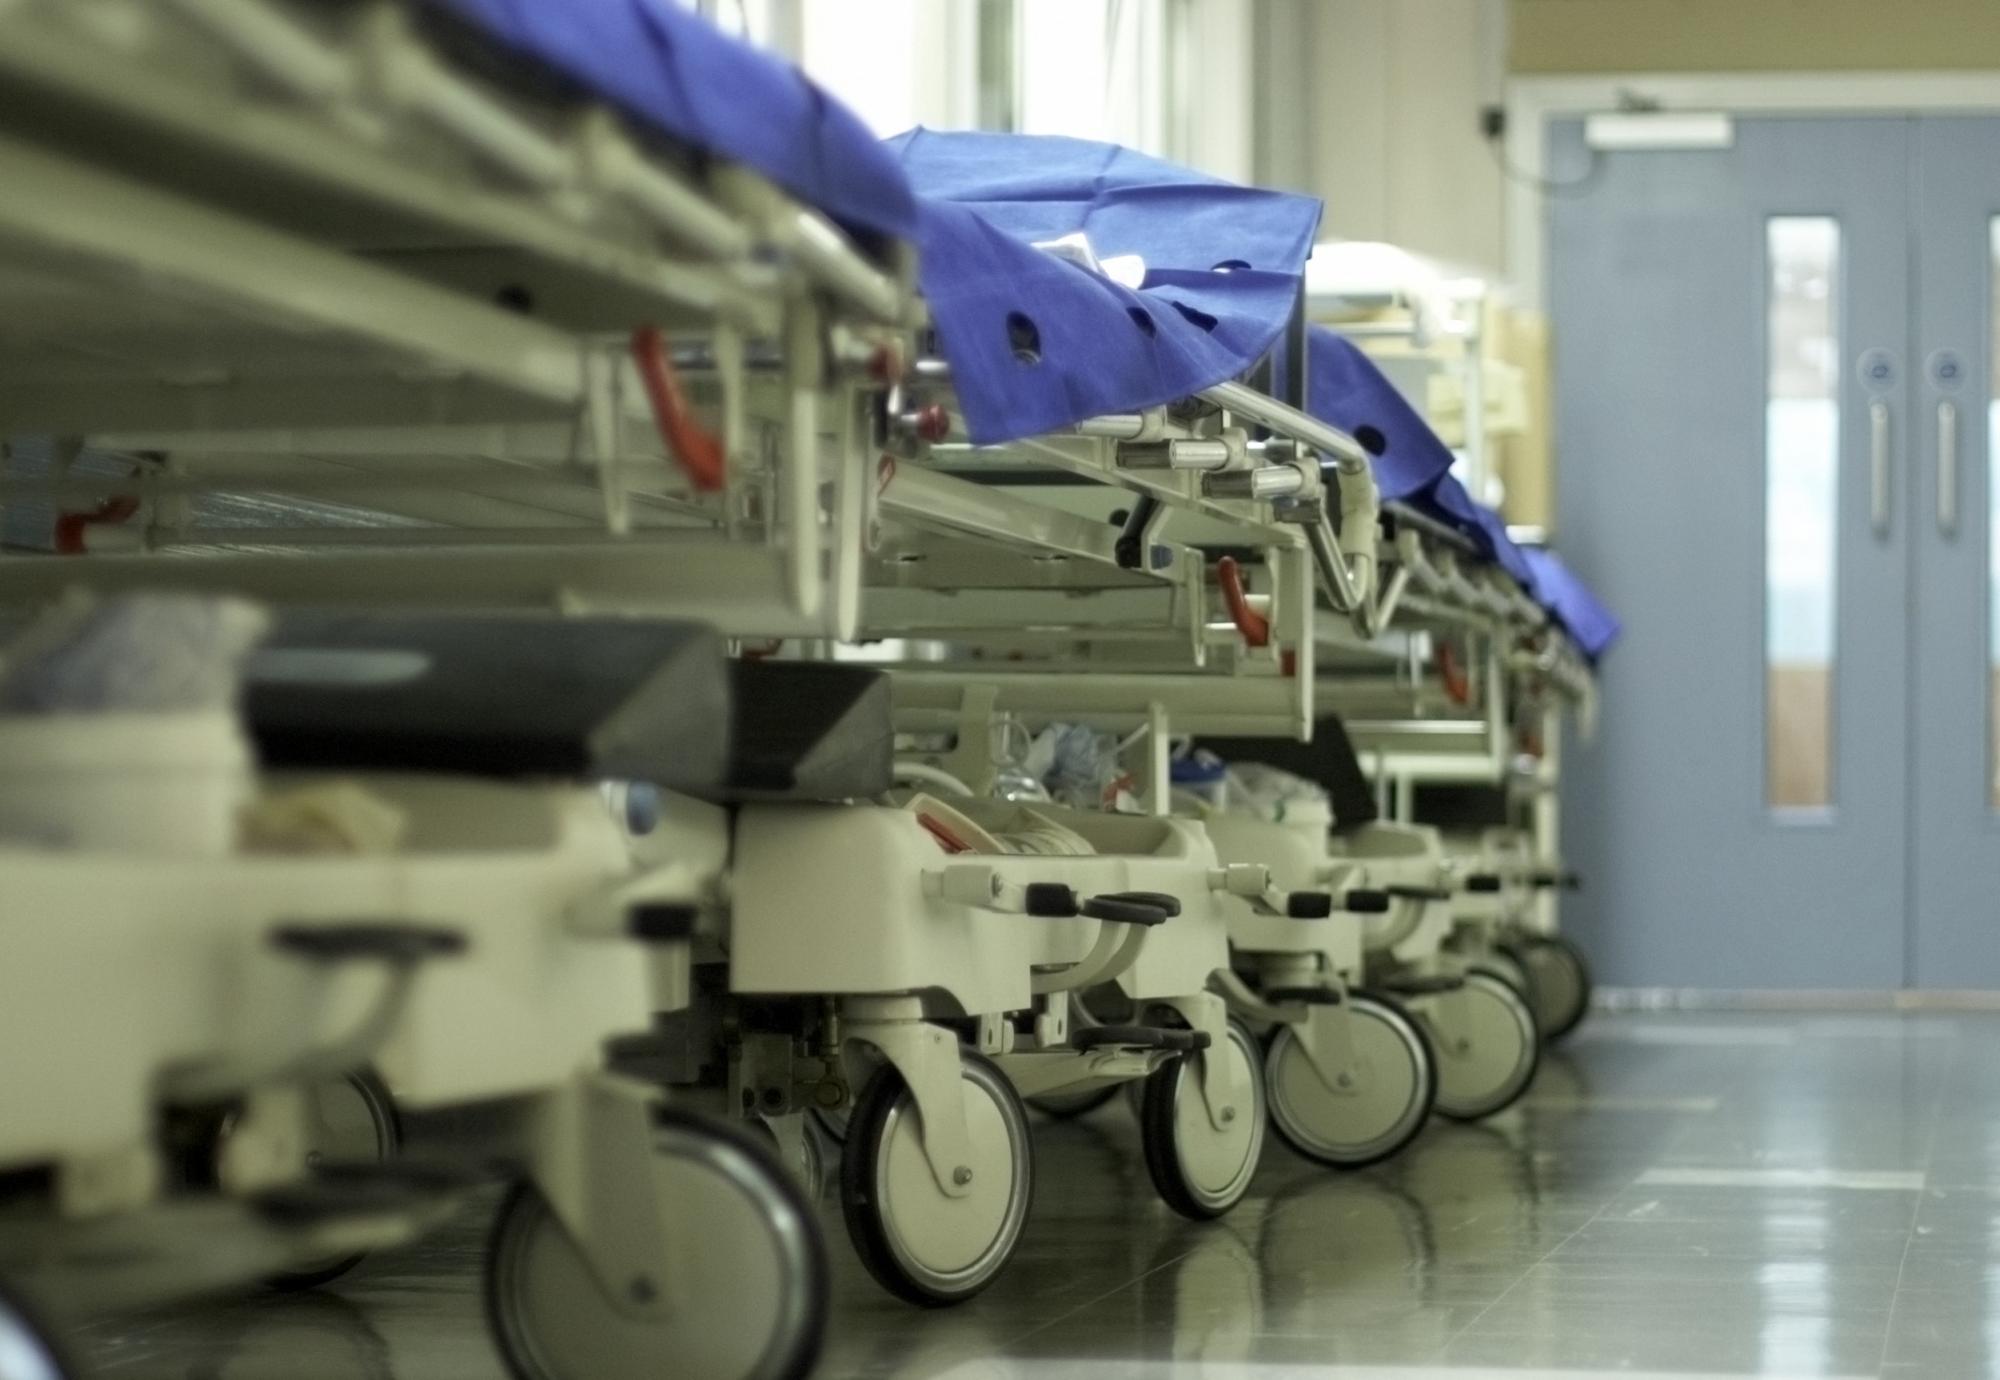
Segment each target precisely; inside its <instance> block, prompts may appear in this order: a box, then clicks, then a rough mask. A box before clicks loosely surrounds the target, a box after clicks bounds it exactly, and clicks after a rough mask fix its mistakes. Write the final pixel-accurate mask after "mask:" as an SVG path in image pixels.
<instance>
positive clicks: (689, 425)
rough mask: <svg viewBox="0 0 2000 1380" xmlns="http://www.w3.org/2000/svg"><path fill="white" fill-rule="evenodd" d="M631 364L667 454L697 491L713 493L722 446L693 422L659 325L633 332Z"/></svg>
mask: <svg viewBox="0 0 2000 1380" xmlns="http://www.w3.org/2000/svg"><path fill="white" fill-rule="evenodd" d="M632 362H633V363H634V364H636V365H638V366H639V381H640V382H641V383H643V384H645V385H646V397H647V398H648V399H649V400H650V401H651V402H652V404H653V420H654V421H655V422H657V423H658V424H659V427H660V439H661V440H662V441H665V442H666V444H667V451H668V453H669V454H671V455H672V456H673V457H674V459H675V460H676V461H678V462H679V464H680V467H681V469H683V470H684V471H686V473H687V477H688V478H689V479H690V480H691V481H693V483H694V486H695V488H696V489H699V490H700V491H702V492H703V493H714V492H716V491H717V490H718V489H720V488H721V487H722V473H723V455H722V443H721V442H720V441H718V440H716V439H715V438H714V437H713V436H711V435H709V434H708V432H706V431H704V430H703V429H702V427H701V424H700V423H699V422H697V421H696V420H695V419H694V414H693V412H691V411H690V410H689V409H688V405H687V397H686V395H685V394H683V393H682V392H681V381H680V378H679V376H678V375H676V374H675V373H674V366H673V363H672V361H670V360H669V359H668V358H667V341H666V337H665V336H663V335H661V334H660V328H659V327H658V326H641V327H639V329H637V330H635V331H633V332H632Z"/></svg>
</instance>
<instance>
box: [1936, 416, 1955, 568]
mask: <svg viewBox="0 0 2000 1380" xmlns="http://www.w3.org/2000/svg"><path fill="white" fill-rule="evenodd" d="M1937 426H1938V432H1937V444H1938V452H1937V486H1938V495H1937V522H1938V533H1939V535H1941V536H1945V537H1955V536H1957V535H1958V404H1957V403H1955V402H1952V401H1950V400H1949V399H1946V400H1945V401H1943V402H1940V403H1939V404H1938V411H1937Z"/></svg>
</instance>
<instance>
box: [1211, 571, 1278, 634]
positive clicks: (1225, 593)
mask: <svg viewBox="0 0 2000 1380" xmlns="http://www.w3.org/2000/svg"><path fill="white" fill-rule="evenodd" d="M1215 580H1216V583H1217V584H1219V585H1221V586H1222V603H1223V607H1225V608H1227V609H1228V610H1229V621H1230V622H1232V623H1234V624H1235V625H1236V631H1238V632H1240V633H1242V634H1243V640H1244V641H1245V642H1246V643H1248V644H1249V645H1250V646H1252V647H1266V646H1269V645H1270V642H1271V620H1270V619H1268V618H1266V617H1265V616H1264V615H1263V614H1261V613H1259V612H1257V610H1255V609H1253V608H1251V607H1250V597H1249V596H1248V595H1247V594H1245V593H1244V592H1243V568H1242V567H1241V566H1239V565H1238V564H1237V563H1236V558H1235V557H1234V556H1224V557H1223V558H1222V559H1221V560H1220V561H1217V562H1216V564H1215Z"/></svg>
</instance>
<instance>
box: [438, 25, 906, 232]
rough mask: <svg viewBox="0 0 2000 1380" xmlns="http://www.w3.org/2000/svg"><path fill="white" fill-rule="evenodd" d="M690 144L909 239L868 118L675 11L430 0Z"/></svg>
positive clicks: (897, 174)
mask: <svg viewBox="0 0 2000 1380" xmlns="http://www.w3.org/2000/svg"><path fill="white" fill-rule="evenodd" d="M429 3H430V4H432V5H434V6H436V7H438V8H440V9H443V10H446V11H448V12H450V13H452V14H455V15H457V16H459V17H460V18H462V19H465V20H467V21H469V22H470V23H472V24H474V25H475V26H477V27H478V28H480V29H482V30H484V31H485V32H486V33H488V34H489V35H491V36H492V37H493V38H495V39H497V40H498V41H499V42H500V43H502V44H504V45H505V46H506V47H508V48H511V49H513V50H515V51H516V52H519V53H522V54H525V55H527V56H529V57H531V58H533V59H535V60H536V61H538V62H541V63H544V64H546V65H547V66H549V67H551V68H553V69H554V70H555V71H557V72H560V73H561V74H562V75H563V76H565V77H567V78H569V79H570V80H571V81H573V82H576V83H577V84H579V85H581V86H583V87H586V88H587V89H589V90H590V91H592V92H594V93H595V94H596V95H598V96H600V97H602V98H603V99H605V100H606V101H609V102H610V103H612V104H614V105H616V106H619V107H620V108H622V109H623V110H624V111H625V112H626V113H627V114H629V115H632V116H634V117H636V118H638V119H640V120H643V121H645V122H646V123H648V124H651V125H652V126H654V127H655V128H657V129H659V130H661V131H663V132H665V133H666V134H669V135H671V136H673V137H674V138H675V139H678V140H680V141H681V142H683V143H685V144H688V145H690V146H691V147H693V148H694V149H696V150H697V151H699V152H704V153H711V154H716V155H718V156H720V157H723V158H727V159H729V160H731V161H733V162H737V163H742V164H745V165H747V166H749V167H751V168H754V169H756V170H757V171H758V172H761V173H763V174H764V175H765V176H766V177H769V178H770V179H771V180H772V181H773V182H776V183H777V184H779V185H780V186H782V187H784V188H785V189H786V190H788V191H790V192H791V193H792V194H793V195H794V196H796V197H798V198H799V199H800V200H801V201H804V202H806V203H807V204H808V205H811V206H813V207H816V208H817V209H819V210H821V211H824V212H825V213H826V214H828V215H830V216H832V217H834V219H836V220H838V221H840V222H841V223H843V224H845V225H847V226H849V227H850V228H853V229H859V230H864V231H871V232H874V233H876V234H880V235H888V236H893V237H895V238H898V239H909V238H911V237H912V236H913V235H914V234H915V232H916V227H917V214H916V203H915V200H914V198H913V197H912V196H911V194H910V187H909V183H908V181H907V180H906V179H905V178H904V177H903V174H902V171H901V170H900V169H899V168H898V167H897V166H896V160H895V158H894V157H893V156H892V155H891V154H890V153H889V152H888V151H887V150H885V149H884V148H883V147H882V145H881V143H880V142H879V141H878V140H877V139H876V138H875V136H874V135H873V134H872V133H871V132H870V131H869V129H868V127H867V126H866V125H864V124H862V122H861V120H860V117H858V116H857V115H855V114H854V113H853V112H852V111H850V110H848V109H847V107H846V106H843V105H841V104H840V103H839V102H838V101H836V100H835V99H834V98H833V97H831V96H829V95H828V94H827V93H826V92H825V91H823V90H821V89H820V88H819V87H817V86H815V85H814V84H813V83H812V82H810V81H808V80H807V79H806V78H805V76H804V75H803V74H802V73H800V71H799V70H798V69H797V68H796V67H793V66H791V65H789V64H787V63H784V62H781V61H779V60H778V59H777V58H774V57H772V56H770V55H768V54H766V53H763V52H760V51H759V50H758V49H756V48H754V47H752V46H751V45H749V44H747V43H744V42H742V41H740V40H738V39H734V38H731V37H730V36H729V35H727V34H725V33H723V32H722V31H721V30H720V29H718V28H716V27H715V26H714V25H713V24H711V23H710V22H709V21H707V20H706V19H703V18H702V17H701V16H699V15H697V14H695V13H693V12H692V11H690V10H687V9H685V8H683V7H682V6H680V5H677V4H675V3H674V0H429Z"/></svg>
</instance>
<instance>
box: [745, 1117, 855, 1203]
mask: <svg viewBox="0 0 2000 1380" xmlns="http://www.w3.org/2000/svg"><path fill="white" fill-rule="evenodd" d="M792 1115H794V1116H797V1117H798V1119H799V1131H798V1139H797V1140H796V1142H795V1143H794V1147H793V1148H791V1149H787V1148H786V1144H785V1138H784V1137H782V1136H780V1135H779V1134H778V1128H777V1127H776V1126H775V1125H773V1124H772V1122H771V1120H770V1118H768V1117H760V1118H758V1119H757V1120H755V1121H751V1122H748V1123H746V1129H748V1131H749V1132H750V1134H751V1135H753V1136H755V1137H756V1138H757V1143H758V1144H759V1145H761V1146H763V1147H764V1148H765V1149H766V1150H768V1151H770V1152H771V1154H772V1156H773V1157H774V1158H776V1160H777V1161H778V1163H779V1164H781V1165H783V1166H784V1167H785V1172H786V1173H787V1174H790V1175H791V1176H792V1181H793V1182H794V1183H796V1184H797V1185H798V1186H799V1192H801V1193H803V1194H805V1195H806V1201H807V1202H809V1203H817V1202H818V1201H819V1200H820V1199H822V1198H824V1197H825V1196H826V1190H827V1186H828V1180H827V1165H826V1162H827V1159H828V1150H829V1148H830V1149H831V1151H832V1154H833V1155H835V1156H838V1155H839V1154H840V1142H839V1141H836V1140H834V1139H833V1138H832V1137H831V1136H829V1135H827V1134H826V1132H824V1131H822V1130H821V1129H820V1125H819V1122H818V1121H816V1120H814V1118H813V1117H812V1116H811V1114H810V1113H803V1112H795V1113H793V1114H792Z"/></svg>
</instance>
